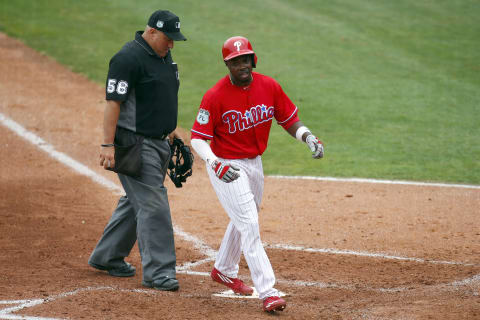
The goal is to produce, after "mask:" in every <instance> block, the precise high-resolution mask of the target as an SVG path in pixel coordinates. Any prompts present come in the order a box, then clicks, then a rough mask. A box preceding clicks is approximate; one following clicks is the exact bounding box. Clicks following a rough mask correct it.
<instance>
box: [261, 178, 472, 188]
mask: <svg viewBox="0 0 480 320" xmlns="http://www.w3.org/2000/svg"><path fill="white" fill-rule="evenodd" d="M268 177H270V178H274V179H300V180H319V181H335V182H358V183H378V184H398V185H409V186H423V187H443V188H466V189H480V186H478V185H469V184H455V183H452V184H449V183H434V182H418V181H401V180H379V179H365V178H334V177H311V176H282V175H269V176H268Z"/></svg>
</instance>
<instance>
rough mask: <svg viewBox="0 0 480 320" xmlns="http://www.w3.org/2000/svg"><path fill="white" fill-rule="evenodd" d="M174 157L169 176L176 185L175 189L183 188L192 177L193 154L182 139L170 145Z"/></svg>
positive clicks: (176, 139)
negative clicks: (183, 184)
mask: <svg viewBox="0 0 480 320" xmlns="http://www.w3.org/2000/svg"><path fill="white" fill-rule="evenodd" d="M170 149H171V152H172V157H171V158H170V162H169V164H168V176H169V177H170V179H171V180H172V182H173V183H174V184H175V187H177V188H181V187H182V183H185V182H186V181H187V178H188V177H190V176H191V175H192V166H193V159H194V157H193V153H192V151H191V150H190V147H188V146H186V145H185V144H184V143H183V141H182V140H181V139H178V138H174V139H173V143H172V144H171V145H170Z"/></svg>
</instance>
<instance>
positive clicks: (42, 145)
mask: <svg viewBox="0 0 480 320" xmlns="http://www.w3.org/2000/svg"><path fill="white" fill-rule="evenodd" d="M0 122H1V123H2V124H3V125H4V126H5V127H7V128H8V129H10V130H12V131H13V132H15V133H16V134H17V135H19V136H20V137H22V138H24V139H25V140H27V141H28V142H30V143H32V144H33V145H34V146H36V147H38V148H39V149H41V150H43V151H45V152H46V153H47V154H48V155H49V156H51V157H52V158H54V159H55V160H57V161H58V162H61V163H63V164H64V165H66V166H67V167H69V168H71V169H73V171H75V172H77V173H79V174H82V175H84V176H87V177H89V178H90V179H92V180H93V181H95V182H97V183H99V184H101V185H102V186H104V187H106V188H107V189H109V190H112V191H115V192H116V193H122V189H121V188H120V187H119V186H118V185H117V184H115V183H113V182H112V181H110V180H108V179H106V178H104V177H103V176H101V175H99V174H97V173H96V172H95V171H93V170H91V169H90V168H88V167H87V166H85V165H83V164H82V163H80V162H78V161H76V160H74V159H73V158H71V157H69V156H67V155H66V154H65V153H62V152H59V151H57V150H55V147H54V146H52V145H51V144H49V143H47V142H45V141H44V140H43V139H42V138H40V137H39V136H37V135H36V134H34V133H33V132H30V131H28V130H27V129H25V128H24V127H22V126H21V125H20V124H18V123H17V122H15V121H13V120H12V119H10V118H8V117H7V116H5V115H4V114H2V113H0Z"/></svg>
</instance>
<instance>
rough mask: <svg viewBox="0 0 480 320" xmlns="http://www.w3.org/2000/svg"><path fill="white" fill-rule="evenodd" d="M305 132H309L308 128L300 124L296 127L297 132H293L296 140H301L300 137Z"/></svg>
mask: <svg viewBox="0 0 480 320" xmlns="http://www.w3.org/2000/svg"><path fill="white" fill-rule="evenodd" d="M305 132H310V130H309V129H308V128H307V127H305V126H301V127H300V128H298V129H297V132H295V137H296V138H297V140H300V141H302V142H303V140H302V137H303V134H304V133H305Z"/></svg>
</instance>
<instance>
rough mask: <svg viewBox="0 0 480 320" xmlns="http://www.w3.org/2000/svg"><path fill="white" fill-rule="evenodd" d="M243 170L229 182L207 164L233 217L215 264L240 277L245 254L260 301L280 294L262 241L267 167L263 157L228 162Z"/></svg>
mask: <svg viewBox="0 0 480 320" xmlns="http://www.w3.org/2000/svg"><path fill="white" fill-rule="evenodd" d="M219 160H220V161H222V162H225V163H230V164H233V165H235V166H236V167H238V168H240V177H239V178H238V179H237V180H235V181H233V182H230V183H225V182H223V181H221V180H220V179H218V178H217V177H216V176H215V173H214V172H213V170H212V169H211V168H210V167H209V166H208V165H207V172H208V175H209V177H210V182H211V183H212V186H213V189H214V190H215V192H216V194H217V196H218V199H219V201H220V203H221V204H222V206H223V208H224V209H225V211H226V212H227V214H228V216H229V217H230V223H229V224H228V227H227V230H226V231H225V235H224V237H223V240H222V243H221V245H220V249H219V251H218V254H217V259H216V261H215V268H217V269H218V270H219V271H220V272H221V273H223V274H225V275H226V276H228V277H232V278H236V277H237V274H238V269H239V267H238V264H239V262H240V257H241V254H242V252H243V255H244V257H245V260H246V261H247V264H248V268H249V269H250V274H251V277H252V281H253V284H254V285H255V289H257V292H258V294H259V297H260V299H264V298H266V297H269V296H275V295H278V291H277V290H276V289H275V288H273V286H274V284H275V275H274V273H273V269H272V265H271V264H270V260H269V259H268V257H267V254H266V252H265V249H264V248H263V245H262V241H261V239H260V228H259V224H258V211H259V208H260V203H261V201H262V195H263V184H264V181H263V179H264V178H263V166H262V158H261V157H260V156H258V157H256V158H253V159H237V160H228V159H227V160H225V159H221V158H220V159H219Z"/></svg>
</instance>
